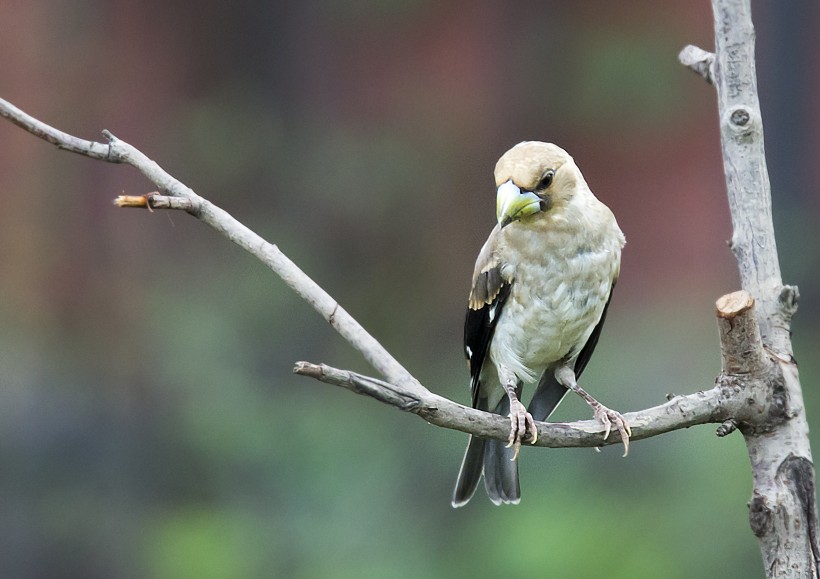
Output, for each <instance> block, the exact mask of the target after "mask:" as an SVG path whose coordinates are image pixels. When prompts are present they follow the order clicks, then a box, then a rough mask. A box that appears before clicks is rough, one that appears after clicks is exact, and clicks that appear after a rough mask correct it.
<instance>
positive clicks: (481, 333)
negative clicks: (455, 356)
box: [464, 268, 512, 408]
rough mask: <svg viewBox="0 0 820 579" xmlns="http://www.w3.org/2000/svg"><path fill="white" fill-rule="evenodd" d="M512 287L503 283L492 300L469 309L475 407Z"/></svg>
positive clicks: (466, 333) (466, 328)
mask: <svg viewBox="0 0 820 579" xmlns="http://www.w3.org/2000/svg"><path fill="white" fill-rule="evenodd" d="M493 270H495V268H493ZM493 270H491V271H493ZM489 273H490V272H488V274H489ZM511 287H512V286H511V284H509V283H502V284H501V286H500V288H499V289H498V291H497V293H496V294H495V297H494V298H493V299H492V301H490V302H489V303H485V304H484V305H482V306H481V307H480V308H478V309H473V308H472V307H470V308H468V309H467V317H466V319H465V320H464V352H465V354H466V355H467V360H468V362H469V364H470V391H471V393H472V401H473V408H478V394H479V387H478V386H479V380H478V378H479V376H480V375H481V367H482V366H483V365H484V359H485V358H486V357H487V352H488V351H489V349H490V342H491V341H492V339H493V332H494V331H495V326H496V324H497V323H498V319H499V317H501V310H502V309H503V307H504V303H505V302H506V301H507V297H509V295H510V288H511Z"/></svg>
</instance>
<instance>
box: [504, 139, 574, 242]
mask: <svg viewBox="0 0 820 579" xmlns="http://www.w3.org/2000/svg"><path fill="white" fill-rule="evenodd" d="M579 182H583V177H582V176H581V173H580V171H579V170H578V167H577V166H576V165H575V162H574V161H573V160H572V157H570V156H569V154H568V153H567V152H566V151H565V150H564V149H562V148H561V147H559V146H557V145H553V144H552V143H542V142H540V141H524V142H523V143H519V144H517V145H516V146H514V147H513V148H512V149H510V150H509V151H507V152H506V153H504V154H503V155H502V156H501V158H500V159H499V160H498V163H496V165H495V185H496V187H497V194H496V217H497V218H498V223H499V225H501V227H504V226H506V225H509V224H510V223H512V222H514V221H517V220H519V219H523V218H525V217H527V216H529V215H534V214H537V213H542V212H548V211H551V210H553V209H557V208H560V207H562V206H563V205H565V204H566V203H567V202H569V200H570V199H571V198H572V196H573V195H574V193H575V191H576V189H577V185H578V184H579Z"/></svg>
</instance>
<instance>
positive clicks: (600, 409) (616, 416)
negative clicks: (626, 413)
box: [593, 401, 632, 456]
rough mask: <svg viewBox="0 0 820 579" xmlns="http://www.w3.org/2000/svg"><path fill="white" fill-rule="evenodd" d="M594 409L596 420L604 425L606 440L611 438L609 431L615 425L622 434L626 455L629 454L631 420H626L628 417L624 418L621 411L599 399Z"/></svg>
mask: <svg viewBox="0 0 820 579" xmlns="http://www.w3.org/2000/svg"><path fill="white" fill-rule="evenodd" d="M593 409H594V412H595V420H597V421H598V422H600V423H601V424H603V425H604V428H605V431H604V440H606V439H607V438H609V433H610V432H611V431H612V427H613V426H614V427H615V429H616V430H617V431H618V434H620V435H621V442H623V443H624V456H626V455H627V454H629V437H630V436H632V428H631V427H630V426H629V422H627V421H626V418H624V417H623V415H622V414H621V413H620V412H615V411H614V410H610V409H609V408H607V407H606V406H604V405H603V404H601V403H600V402H597V401H596V404H594V405H593Z"/></svg>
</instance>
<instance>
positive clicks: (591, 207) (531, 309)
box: [452, 141, 632, 507]
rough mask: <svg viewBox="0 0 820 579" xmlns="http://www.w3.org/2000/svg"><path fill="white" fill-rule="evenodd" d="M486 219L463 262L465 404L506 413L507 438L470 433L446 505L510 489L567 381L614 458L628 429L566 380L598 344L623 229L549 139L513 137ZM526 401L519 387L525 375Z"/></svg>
mask: <svg viewBox="0 0 820 579" xmlns="http://www.w3.org/2000/svg"><path fill="white" fill-rule="evenodd" d="M495 185H496V218H497V224H496V225H495V227H494V228H493V230H492V231H491V232H490V236H489V238H488V239H487V241H486V242H485V243H484V245H483V247H482V248H481V251H480V252H479V254H478V258H477V260H476V264H475V270H474V273H473V278H472V286H471V290H470V295H469V300H468V307H467V316H466V319H465V323H464V352H465V355H466V357H467V364H468V367H469V370H470V389H471V394H472V406H473V408H477V409H479V410H483V411H486V412H493V413H495V414H500V415H502V416H509V419H510V435H509V439H508V440H507V443H506V444H504V442H503V441H499V440H493V439H484V438H479V437H476V436H471V437H470V441H469V443H468V445H467V450H466V452H465V453H464V459H463V461H462V464H461V469H460V471H459V475H458V480H457V482H456V486H455V489H454V491H453V498H452V505H453V507H460V506H463V505H465V504H467V502H469V500H470V499H471V498H472V496H473V494H474V493H475V491H476V488H477V486H478V483H479V480H480V479H481V477H482V476H483V477H484V487H485V489H486V491H487V495H488V496H489V498H490V500H491V501H492V502H493V503H494V504H496V505H500V504H508V503H512V504H517V503H519V502H520V499H521V491H520V487H519V481H518V463H517V458H518V453H519V450H520V448H521V445H522V442H524V441H525V440H527V441H529V442H530V443H531V444H535V442H536V440H537V436H538V431H537V429H536V425H535V422H536V421H544V420H546V419H547V418H548V417H549V415H550V414H552V412H553V410H555V408H556V407H557V406H558V404H559V403H560V402H561V400H562V399H563V397H564V395H565V394H566V393H567V392H569V391H573V392H575V393H577V394H578V395H579V396H581V398H583V399H584V401H585V402H586V403H587V404H589V405H590V407H591V408H592V410H593V413H594V416H595V418H596V419H597V420H598V421H599V422H600V423H601V424H602V427H603V428H604V438H605V439H606V438H608V436H609V434H610V432H611V430H612V429H613V428H614V429H615V430H617V432H618V433H619V434H620V436H621V440H622V442H623V445H624V456H626V453H627V452H628V451H629V437H630V436H631V432H632V431H631V428H630V425H629V423H628V422H627V421H626V420H625V419H624V417H623V416H622V415H621V414H620V413H618V412H615V411H614V410H610V409H609V408H607V407H606V406H604V405H603V404H601V403H600V402H598V401H597V400H596V399H595V398H593V397H592V396H591V395H590V394H588V393H587V392H586V391H585V390H584V389H583V388H581V387H580V386H579V385H578V382H577V380H578V378H579V377H580V376H581V373H582V372H583V371H584V368H585V367H586V365H587V363H588V362H589V358H590V356H591V355H592V352H593V350H594V349H595V346H596V344H597V343H598V338H599V336H600V334H601V327H602V326H603V324H604V320H605V319H606V313H607V309H608V307H609V303H610V300H611V297H612V290H613V288H614V287H615V283H616V281H617V279H618V275H619V273H620V267H621V250H622V249H623V247H624V245H625V244H626V239H625V237H624V234H623V232H622V231H621V229H620V227H618V223H617V221H616V220H615V216H614V214H613V213H612V211H611V210H610V209H609V208H608V207H607V206H606V205H605V204H604V203H602V202H601V201H599V200H598V199H597V198H596V197H595V195H594V194H593V193H592V191H591V190H590V188H589V186H588V185H587V182H586V181H585V180H584V177H583V175H582V174H581V171H580V170H579V169H578V166H577V165H576V164H575V161H574V160H573V158H572V157H571V156H570V155H569V154H568V153H567V152H566V151H565V150H564V149H562V148H561V147H559V146H557V145H554V144H552V143H545V142H540V141H524V142H522V143H519V144H517V145H515V146H514V147H512V148H511V149H510V150H509V151H507V152H506V153H504V154H503V155H502V156H501V158H500V159H499V160H498V162H497V163H496V166H495ZM536 383H537V386H536V387H535V392H534V394H533V397H532V399H531V401H530V403H529V406H528V407H526V408H525V407H524V405H523V404H522V402H521V396H522V392H523V387H524V386H525V385H527V386H531V385H533V384H536Z"/></svg>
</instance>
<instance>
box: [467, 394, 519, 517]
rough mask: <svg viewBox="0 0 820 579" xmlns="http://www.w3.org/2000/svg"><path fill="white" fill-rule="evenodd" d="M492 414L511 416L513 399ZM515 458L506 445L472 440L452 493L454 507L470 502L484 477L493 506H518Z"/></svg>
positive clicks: (482, 439)
mask: <svg viewBox="0 0 820 579" xmlns="http://www.w3.org/2000/svg"><path fill="white" fill-rule="evenodd" d="M493 412H494V413H495V414H500V415H501V416H508V415H509V414H510V399H509V398H508V397H507V396H504V397H502V398H501V401H500V402H499V403H498V405H497V406H496V407H495V409H494V410H493ZM513 456H514V452H513V449H512V448H507V447H506V443H505V442H503V441H500V440H490V439H484V438H477V437H475V436H471V437H470V442H469V444H468V445H467V451H466V452H465V453H464V460H463V461H462V463H461V471H460V472H459V473H458V480H457V481H456V488H455V490H454V491H453V501H452V505H453V506H454V507H461V506H464V505H466V504H467V503H468V502H469V500H470V499H471V498H472V496H473V494H474V493H475V490H476V487H477V486H478V481H479V479H480V478H481V475H482V474H483V475H484V488H485V489H486V490H487V495H488V496H489V497H490V500H491V501H492V502H493V503H494V504H496V505H500V504H504V503H512V504H518V502H519V501H520V500H521V489H520V487H519V485H518V463H517V462H516V461H514V460H512V459H513Z"/></svg>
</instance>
